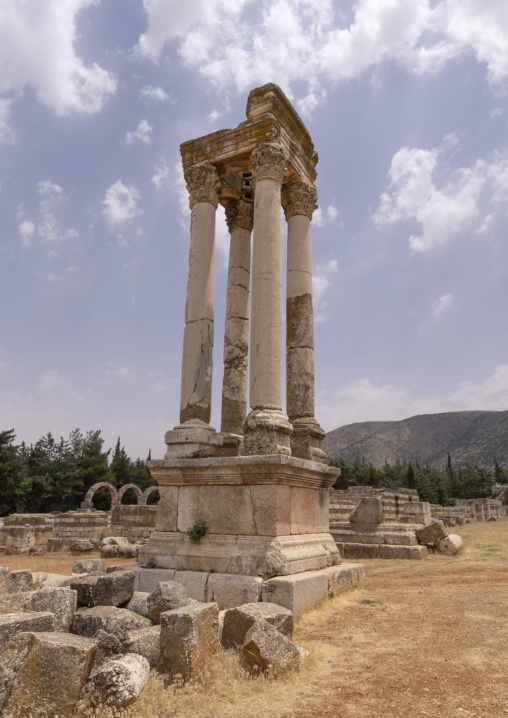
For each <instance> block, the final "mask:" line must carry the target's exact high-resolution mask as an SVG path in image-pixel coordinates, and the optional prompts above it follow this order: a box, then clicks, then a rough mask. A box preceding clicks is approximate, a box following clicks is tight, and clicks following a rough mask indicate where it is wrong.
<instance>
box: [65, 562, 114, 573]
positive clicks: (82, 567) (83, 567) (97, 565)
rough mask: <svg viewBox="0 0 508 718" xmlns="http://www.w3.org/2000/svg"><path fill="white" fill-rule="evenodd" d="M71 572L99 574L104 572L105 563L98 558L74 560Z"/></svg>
mask: <svg viewBox="0 0 508 718" xmlns="http://www.w3.org/2000/svg"><path fill="white" fill-rule="evenodd" d="M72 573H88V574H100V573H106V564H105V562H104V561H101V559H100V558H85V559H81V560H79V561H74V563H73V564H72Z"/></svg>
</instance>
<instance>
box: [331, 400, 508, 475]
mask: <svg viewBox="0 0 508 718" xmlns="http://www.w3.org/2000/svg"><path fill="white" fill-rule="evenodd" d="M323 449H324V450H325V451H326V453H327V454H328V457H329V458H330V459H338V458H339V457H342V458H343V459H345V460H346V461H348V462H351V461H354V459H355V458H356V456H357V455H358V454H359V455H360V456H361V457H363V458H364V459H365V461H367V462H371V463H372V464H373V465H374V466H375V467H376V468H381V467H382V466H383V464H384V462H385V461H388V463H389V464H394V463H395V462H396V461H397V460H399V461H401V462H403V461H405V460H409V459H417V460H418V462H419V463H420V464H421V465H424V464H427V463H432V464H436V465H437V466H438V467H441V468H442V467H444V465H445V463H446V457H447V453H448V452H450V455H451V457H452V462H453V464H454V466H455V467H457V468H458V467H460V466H464V465H465V464H468V463H473V462H478V463H480V464H485V465H486V466H492V465H493V459H494V456H496V457H497V460H498V461H499V463H500V464H501V465H502V466H508V411H455V412H448V413H445V414H422V415H421V416H412V417H411V418H410V419H403V420H402V421H364V422H362V423H359V424H348V425H347V426H341V427H340V428H339V429H334V430H333V431H330V432H328V433H327V435H326V438H325V440H324V442H323Z"/></svg>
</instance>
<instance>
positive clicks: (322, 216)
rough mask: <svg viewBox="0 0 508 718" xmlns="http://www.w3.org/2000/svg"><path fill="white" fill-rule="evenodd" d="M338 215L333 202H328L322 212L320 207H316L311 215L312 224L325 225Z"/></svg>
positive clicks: (333, 220)
mask: <svg viewBox="0 0 508 718" xmlns="http://www.w3.org/2000/svg"><path fill="white" fill-rule="evenodd" d="M338 216H339V210H338V209H337V207H335V205H333V204H329V205H328V207H327V208H326V209H325V211H324V212H323V210H322V209H321V207H318V208H317V209H316V210H315V212H314V214H313V215H312V226H313V227H314V226H315V227H327V226H328V225H329V224H333V222H335V220H336V219H337V217H338Z"/></svg>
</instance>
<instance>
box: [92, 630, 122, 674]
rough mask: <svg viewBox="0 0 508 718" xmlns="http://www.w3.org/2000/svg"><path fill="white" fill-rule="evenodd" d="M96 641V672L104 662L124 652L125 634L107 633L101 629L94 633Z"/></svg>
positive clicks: (94, 668) (94, 664)
mask: <svg viewBox="0 0 508 718" xmlns="http://www.w3.org/2000/svg"><path fill="white" fill-rule="evenodd" d="M93 640H94V641H95V646H96V650H95V658H94V663H93V670H94V672H95V671H96V670H98V669H99V668H100V667H101V666H102V664H103V663H106V662H107V661H110V660H111V658H114V657H115V656H118V655H120V654H122V653H124V652H125V651H124V645H123V644H124V641H123V634H121V633H120V632H119V633H118V634H114V633H106V631H103V630H102V629H100V630H99V631H97V633H96V634H94V637H93Z"/></svg>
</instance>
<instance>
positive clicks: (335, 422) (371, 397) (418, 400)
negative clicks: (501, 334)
mask: <svg viewBox="0 0 508 718" xmlns="http://www.w3.org/2000/svg"><path fill="white" fill-rule="evenodd" d="M507 405H508V364H500V365H499V366H497V367H496V368H495V369H494V371H493V373H492V374H491V375H490V376H489V377H487V378H486V379H484V380H480V381H465V382H461V383H459V384H458V385H457V386H456V388H455V389H454V390H453V391H451V392H450V393H449V394H439V393H438V392H435V391H434V392H430V393H428V394H423V395H418V394H417V393H416V392H415V390H414V387H411V386H404V385H401V384H381V383H380V382H379V381H377V380H371V379H368V378H362V379H356V380H354V381H351V382H350V383H348V384H343V385H340V386H338V387H337V388H336V389H335V390H333V391H332V392H331V393H330V391H329V390H327V391H326V393H325V392H323V393H322V395H321V396H320V397H318V401H317V409H316V416H317V417H318V418H319V421H320V422H321V423H322V425H323V427H324V428H325V429H326V430H327V431H331V430H332V429H335V428H337V427H338V426H344V425H346V424H354V423H356V422H360V421H399V420H401V419H407V418H408V417H410V416H416V415H417V414H437V413H441V412H446V411H474V410H484V411H504V410H506V406H507Z"/></svg>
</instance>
